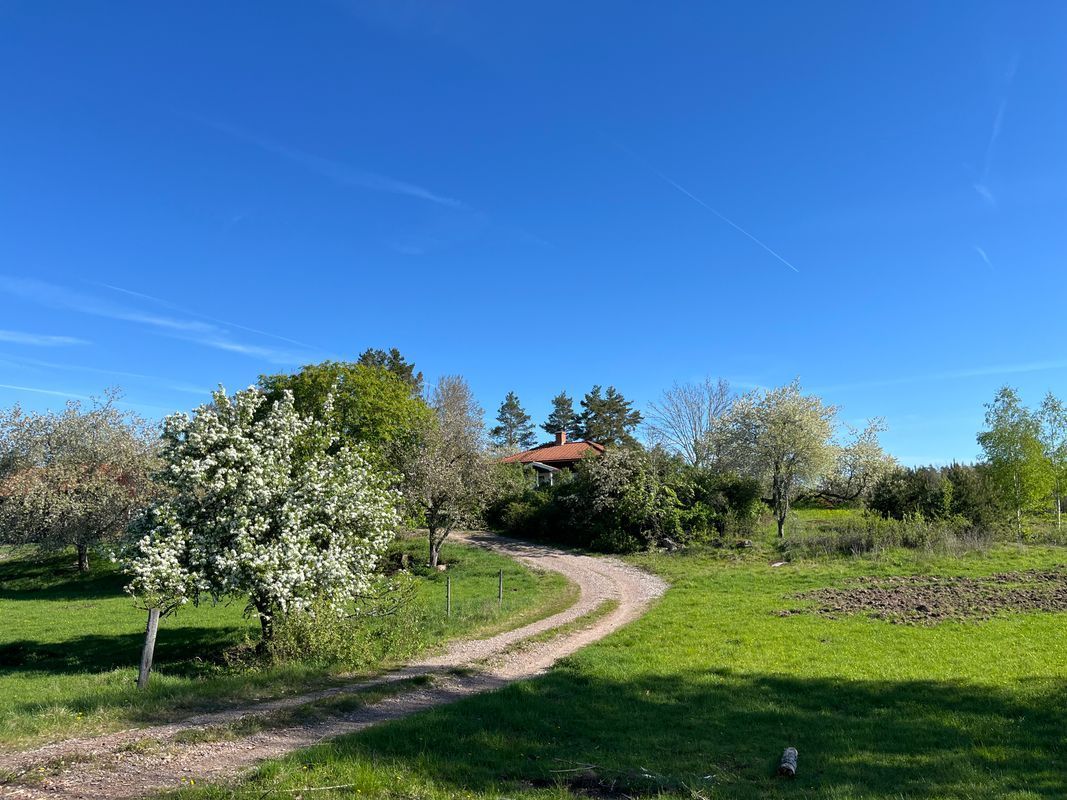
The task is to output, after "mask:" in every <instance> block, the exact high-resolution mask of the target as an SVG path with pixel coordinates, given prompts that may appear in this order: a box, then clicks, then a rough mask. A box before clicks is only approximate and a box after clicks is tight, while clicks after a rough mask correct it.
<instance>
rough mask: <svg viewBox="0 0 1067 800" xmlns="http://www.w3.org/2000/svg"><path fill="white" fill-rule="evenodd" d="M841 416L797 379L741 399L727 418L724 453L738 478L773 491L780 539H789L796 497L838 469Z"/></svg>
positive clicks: (721, 439) (723, 432) (722, 442)
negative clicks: (804, 391) (789, 519)
mask: <svg viewBox="0 0 1067 800" xmlns="http://www.w3.org/2000/svg"><path fill="white" fill-rule="evenodd" d="M836 414H837V409H836V408H835V407H834V406H829V405H826V404H825V403H823V401H822V399H821V398H819V397H816V396H815V395H805V394H802V393H801V390H800V383H799V381H793V382H792V383H790V384H789V385H788V386H783V387H781V388H780V389H774V390H773V391H769V392H752V393H750V394H747V395H745V396H743V397H741V398H740V399H738V400H737V401H736V402H735V403H734V405H733V407H732V408H731V409H730V411H729V413H728V414H726V416H725V417H724V419H723V424H722V426H720V430H719V432H718V439H719V445H718V446H719V451H720V453H721V454H722V456H723V458H724V459H725V461H726V463H727V464H728V465H731V466H733V467H734V468H735V469H736V470H737V472H738V473H739V474H741V475H745V476H748V477H752V478H756V479H757V480H760V481H761V482H762V483H763V485H764V486H765V487H766V489H767V491H769V493H770V497H771V506H772V508H773V509H774V516H775V519H776V520H777V522H778V535H779V536H784V535H785V521H786V518H787V517H788V516H789V509H790V507H791V506H792V503H793V501H794V500H795V499H796V496H797V495H798V494H799V493H800V492H801V491H802V490H804V489H806V488H811V487H814V486H816V485H818V483H819V481H821V480H822V479H823V478H824V477H825V476H826V475H827V473H828V472H829V471H830V470H831V469H832V468H833V465H834V458H835V455H836V448H835V447H834V443H833V434H834V419H835V416H836Z"/></svg>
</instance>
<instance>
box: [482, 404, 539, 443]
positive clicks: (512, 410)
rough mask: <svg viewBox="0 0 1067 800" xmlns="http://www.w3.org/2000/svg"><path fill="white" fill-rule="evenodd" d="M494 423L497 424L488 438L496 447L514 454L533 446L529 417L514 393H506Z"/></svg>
mask: <svg viewBox="0 0 1067 800" xmlns="http://www.w3.org/2000/svg"><path fill="white" fill-rule="evenodd" d="M496 421H497V423H498V424H497V425H496V426H495V427H493V428H492V430H490V431H489V436H490V437H492V440H493V444H495V445H496V446H497V447H500V448H501V449H503V450H507V451H509V452H515V451H516V450H526V449H529V448H530V447H533V446H534V443H535V442H536V439H535V438H534V428H533V423H531V422H530V415H529V414H527V413H526V410H525V409H524V408H523V407H522V404H521V403H520V402H519V396H518V395H517V394H515V392H508V394H507V397H505V398H504V402H503V403H501V404H500V410H499V411H497V415H496Z"/></svg>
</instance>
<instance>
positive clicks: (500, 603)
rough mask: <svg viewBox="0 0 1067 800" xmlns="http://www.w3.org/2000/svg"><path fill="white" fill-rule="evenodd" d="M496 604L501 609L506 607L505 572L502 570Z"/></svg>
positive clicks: (498, 579) (497, 588)
mask: <svg viewBox="0 0 1067 800" xmlns="http://www.w3.org/2000/svg"><path fill="white" fill-rule="evenodd" d="M496 604H497V606H498V607H501V608H502V607H503V606H504V570H500V575H499V576H498V578H497V584H496Z"/></svg>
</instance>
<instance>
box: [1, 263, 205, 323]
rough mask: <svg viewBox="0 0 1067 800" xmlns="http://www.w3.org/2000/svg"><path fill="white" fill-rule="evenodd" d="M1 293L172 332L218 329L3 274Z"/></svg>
mask: <svg viewBox="0 0 1067 800" xmlns="http://www.w3.org/2000/svg"><path fill="white" fill-rule="evenodd" d="M0 291H3V292H6V293H8V294H11V295H14V296H15V297H19V298H21V299H23V300H29V301H30V302H34V303H39V304H40V305H43V306H48V307H49V308H59V309H64V310H68V311H77V312H78V313H80V314H89V315H91V316H95V317H106V318H107V319H114V320H121V321H124V322H135V323H139V324H142V325H149V326H152V327H155V328H162V329H164V330H168V331H179V332H183V333H210V332H212V331H214V330H216V326H214V325H209V324H207V323H205V322H201V321H199V320H189V319H177V318H174V317H167V316H162V315H159V314H150V313H145V312H143V311H138V310H136V309H130V308H126V307H125V306H119V305H116V304H114V303H109V302H107V301H106V300H100V299H98V298H95V297H89V296H88V295H84V294H81V293H79V292H73V291H71V290H70V289H66V288H64V287H62V286H56V285H55V284H51V283H45V282H44V281H38V280H34V279H32V278H13V277H10V276H6V275H0Z"/></svg>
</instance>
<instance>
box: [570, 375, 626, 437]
mask: <svg viewBox="0 0 1067 800" xmlns="http://www.w3.org/2000/svg"><path fill="white" fill-rule="evenodd" d="M602 391H603V390H602V388H601V387H600V386H599V385H598V386H594V387H593V388H592V390H591V391H589V392H587V393H586V395H585V397H583V398H582V412H581V414H579V415H578V427H579V430H580V435H581V438H583V439H586V440H587V441H590V442H597V443H598V444H603V445H608V446H620V445H626V446H633V445H636V444H637V440H636V439H635V438H634V436H633V431H634V429H635V428H636V427H637V426H638V425H640V424H641V419H642V417H641V412H640V411H635V410H634V409H633V402H632V401H631V400H627V399H626V398H625V397H623V396H622V394H621V393H620V392H619V391H618V390H617V389H616V388H615V387H614V386H609V387H608V390H607V392H605V393H603V394H602Z"/></svg>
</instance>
